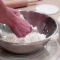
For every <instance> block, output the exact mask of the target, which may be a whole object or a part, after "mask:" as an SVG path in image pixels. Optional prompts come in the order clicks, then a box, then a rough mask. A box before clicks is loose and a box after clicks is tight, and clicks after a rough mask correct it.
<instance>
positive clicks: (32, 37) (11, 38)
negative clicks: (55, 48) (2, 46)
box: [3, 27, 46, 43]
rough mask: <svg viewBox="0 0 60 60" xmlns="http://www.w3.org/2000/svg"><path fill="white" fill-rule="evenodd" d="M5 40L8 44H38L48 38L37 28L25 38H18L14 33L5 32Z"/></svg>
mask: <svg viewBox="0 0 60 60" xmlns="http://www.w3.org/2000/svg"><path fill="white" fill-rule="evenodd" d="M3 35H4V37H3V40H4V41H7V42H13V43H31V42H37V41H41V40H44V39H45V38H46V35H44V34H40V33H38V32H37V27H34V28H32V32H31V33H29V34H27V35H26V36H25V37H21V38H18V37H17V36H16V35H15V34H13V33H6V32H4V34H3Z"/></svg>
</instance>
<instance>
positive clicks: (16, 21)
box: [0, 7, 32, 37]
mask: <svg viewBox="0 0 60 60" xmlns="http://www.w3.org/2000/svg"><path fill="white" fill-rule="evenodd" d="M2 17H3V18H1V21H0V22H1V23H5V24H7V25H8V26H9V27H10V28H11V30H12V32H13V33H14V34H15V35H17V36H18V37H24V36H25V35H26V34H28V33H30V32H31V30H32V27H31V25H30V24H29V23H28V22H27V21H26V20H24V19H22V18H20V12H19V11H18V10H16V9H12V8H9V7H7V9H6V13H4V14H3V15H2Z"/></svg>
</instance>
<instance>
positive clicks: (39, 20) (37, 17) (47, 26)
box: [0, 10, 57, 37]
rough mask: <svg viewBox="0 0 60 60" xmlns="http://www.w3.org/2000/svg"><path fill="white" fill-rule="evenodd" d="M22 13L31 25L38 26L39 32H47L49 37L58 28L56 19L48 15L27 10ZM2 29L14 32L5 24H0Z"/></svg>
mask: <svg viewBox="0 0 60 60" xmlns="http://www.w3.org/2000/svg"><path fill="white" fill-rule="evenodd" d="M20 13H21V14H22V15H23V16H24V18H25V20H27V21H28V22H29V23H30V24H31V25H33V26H36V27H37V29H38V32H39V33H43V34H46V36H47V37H49V36H51V35H52V34H53V33H54V32H55V30H56V28H57V25H56V22H55V20H54V19H52V18H51V17H49V16H48V15H45V14H42V13H37V12H34V11H25V10H22V11H20ZM0 29H2V31H6V32H10V33H12V31H11V30H10V28H9V27H8V26H7V25H5V24H0Z"/></svg>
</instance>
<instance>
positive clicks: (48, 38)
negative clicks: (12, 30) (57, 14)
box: [0, 9, 58, 45]
mask: <svg viewBox="0 0 60 60" xmlns="http://www.w3.org/2000/svg"><path fill="white" fill-rule="evenodd" d="M19 11H27V12H29V11H31V12H36V11H34V10H23V9H20V10H19ZM36 13H40V14H44V15H47V16H48V17H50V18H52V19H53V20H54V21H55V24H56V30H55V32H54V33H53V34H52V35H51V36H49V37H47V38H45V39H44V40H41V41H36V42H31V43H13V42H7V41H4V40H3V39H2V38H0V40H1V39H2V41H3V42H6V43H11V44H14V45H15V44H16V45H30V44H36V43H39V42H43V41H45V40H50V39H51V38H52V37H53V36H54V35H55V34H56V33H57V31H58V22H57V21H56V19H55V18H53V17H52V16H50V15H48V14H45V13H41V12H36Z"/></svg>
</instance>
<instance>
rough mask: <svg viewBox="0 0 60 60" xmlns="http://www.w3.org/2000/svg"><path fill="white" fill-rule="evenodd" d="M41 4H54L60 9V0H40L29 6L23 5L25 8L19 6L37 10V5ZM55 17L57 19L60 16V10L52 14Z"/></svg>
mask: <svg viewBox="0 0 60 60" xmlns="http://www.w3.org/2000/svg"><path fill="white" fill-rule="evenodd" d="M41 4H53V5H56V6H57V7H58V8H59V9H60V0H41V1H38V2H37V3H36V4H33V5H30V6H27V7H23V8H19V9H25V10H35V8H36V6H37V5H41ZM50 16H52V17H53V18H55V19H56V20H57V19H58V17H59V16H60V10H59V12H58V13H56V14H53V15H50Z"/></svg>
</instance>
